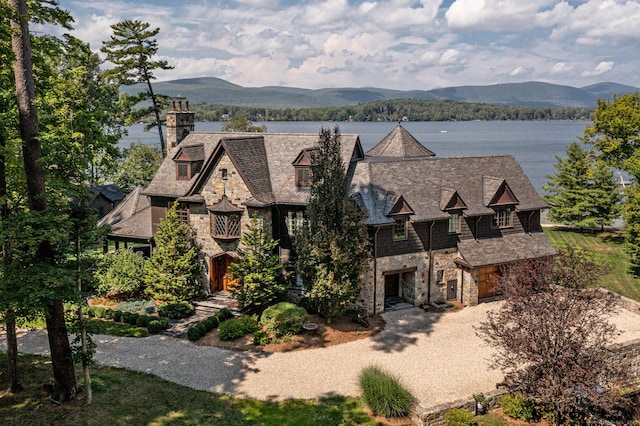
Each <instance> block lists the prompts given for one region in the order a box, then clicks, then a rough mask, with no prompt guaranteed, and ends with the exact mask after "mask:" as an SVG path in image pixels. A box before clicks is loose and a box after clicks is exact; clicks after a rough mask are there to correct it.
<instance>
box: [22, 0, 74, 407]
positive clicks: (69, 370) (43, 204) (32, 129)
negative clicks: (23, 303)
mask: <svg viewBox="0 0 640 426" xmlns="http://www.w3.org/2000/svg"><path fill="white" fill-rule="evenodd" d="M9 3H10V4H11V6H12V7H13V8H15V11H16V12H17V13H18V20H16V19H12V20H11V29H12V32H11V48H12V50H13V53H14V56H15V59H14V73H15V83H16V98H17V101H18V111H19V119H20V136H21V138H22V156H23V161H24V172H25V178H26V183H27V196H28V198H29V207H30V208H31V210H32V211H46V210H47V208H48V206H47V199H46V197H45V180H44V170H43V169H42V166H41V164H40V163H41V162H40V159H41V158H42V149H41V146H40V140H39V139H38V133H39V126H38V113H37V110H36V106H35V102H34V101H35V83H34V79H33V64H32V61H31V42H30V40H29V25H28V22H29V21H28V16H27V4H26V1H25V0H9ZM36 256H37V258H38V259H40V260H41V261H43V262H46V263H49V264H51V265H53V264H54V256H53V248H52V247H51V242H50V241H43V242H42V243H40V244H39V246H38V248H37V252H36ZM46 318H47V332H48V335H49V346H50V350H51V361H52V364H53V376H54V380H55V386H54V395H53V398H54V400H56V401H66V400H68V399H70V398H72V397H73V396H75V393H76V376H75V370H74V367H73V360H72V359H71V347H70V345H69V338H68V336H67V327H66V324H65V321H64V308H63V306H62V302H61V301H59V300H47V301H46Z"/></svg>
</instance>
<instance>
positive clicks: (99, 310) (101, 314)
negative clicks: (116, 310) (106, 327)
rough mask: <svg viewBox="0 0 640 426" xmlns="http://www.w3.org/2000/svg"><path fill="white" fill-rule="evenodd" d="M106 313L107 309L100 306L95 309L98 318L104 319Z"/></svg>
mask: <svg viewBox="0 0 640 426" xmlns="http://www.w3.org/2000/svg"><path fill="white" fill-rule="evenodd" d="M104 311H105V308H102V307H100V306H94V307H93V313H94V314H95V316H96V318H104Z"/></svg>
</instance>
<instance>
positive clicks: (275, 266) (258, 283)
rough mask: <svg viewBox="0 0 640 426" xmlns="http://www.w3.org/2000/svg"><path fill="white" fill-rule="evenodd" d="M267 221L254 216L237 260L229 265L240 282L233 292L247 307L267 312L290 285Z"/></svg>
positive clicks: (276, 243) (244, 236) (276, 242)
mask: <svg viewBox="0 0 640 426" xmlns="http://www.w3.org/2000/svg"><path fill="white" fill-rule="evenodd" d="M270 231H271V230H270V228H269V227H268V226H267V225H265V223H264V221H263V220H260V219H258V218H257V217H253V218H251V223H250V224H249V227H248V229H247V230H246V231H245V232H243V233H242V237H241V238H240V246H239V247H238V249H237V250H236V251H237V253H238V256H237V258H236V261H235V262H234V263H232V264H231V265H230V266H229V269H230V270H231V274H232V276H233V277H234V278H235V279H236V281H237V283H236V284H235V285H233V286H232V287H231V289H230V290H231V293H232V294H233V295H234V296H235V298H236V299H237V300H238V301H239V302H240V303H242V304H243V305H244V306H246V307H251V308H254V309H256V310H258V311H263V310H264V309H265V308H267V307H269V305H271V304H272V303H273V302H274V301H276V300H278V299H279V298H280V297H282V296H283V295H284V294H285V292H286V291H287V288H288V283H287V280H286V279H285V275H284V265H283V264H282V263H281V262H280V256H279V255H278V253H276V252H274V250H275V249H276V248H277V247H278V240H274V239H273V238H271V235H270V233H271V232H270Z"/></svg>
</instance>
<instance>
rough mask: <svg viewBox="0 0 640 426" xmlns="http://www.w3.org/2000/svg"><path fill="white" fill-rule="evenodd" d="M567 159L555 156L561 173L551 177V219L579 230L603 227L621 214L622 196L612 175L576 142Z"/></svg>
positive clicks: (567, 150)
mask: <svg viewBox="0 0 640 426" xmlns="http://www.w3.org/2000/svg"><path fill="white" fill-rule="evenodd" d="M565 152H566V158H560V157H556V160H557V163H556V164H555V165H554V167H555V168H556V170H557V171H558V172H557V173H556V174H554V175H551V176H548V177H547V178H548V185H546V186H543V188H544V189H545V190H546V191H547V192H548V194H547V195H545V196H544V199H545V201H547V203H549V205H550V206H551V209H550V210H549V219H551V220H552V221H555V222H558V223H563V224H567V225H575V226H578V227H579V228H593V227H596V226H599V227H601V228H602V227H604V225H610V224H611V222H612V221H613V219H615V218H616V217H618V215H619V212H620V210H619V203H620V199H621V194H620V191H619V189H618V184H617V182H616V180H615V178H614V176H613V172H612V171H611V169H610V168H609V167H607V166H606V165H605V164H603V163H602V162H595V161H593V160H592V159H591V158H590V155H589V152H588V151H586V150H585V149H583V148H582V147H581V146H580V145H579V144H578V143H577V142H572V143H571V144H569V146H567V149H566V151H565Z"/></svg>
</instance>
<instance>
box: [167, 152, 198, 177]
mask: <svg viewBox="0 0 640 426" xmlns="http://www.w3.org/2000/svg"><path fill="white" fill-rule="evenodd" d="M173 162H174V163H175V166H176V180H190V179H191V178H192V177H194V176H195V175H196V174H197V173H199V172H200V170H202V165H203V163H204V145H190V146H183V147H181V148H180V149H179V150H178V152H177V153H176V155H174V156H173Z"/></svg>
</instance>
